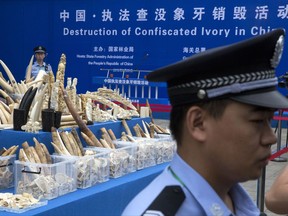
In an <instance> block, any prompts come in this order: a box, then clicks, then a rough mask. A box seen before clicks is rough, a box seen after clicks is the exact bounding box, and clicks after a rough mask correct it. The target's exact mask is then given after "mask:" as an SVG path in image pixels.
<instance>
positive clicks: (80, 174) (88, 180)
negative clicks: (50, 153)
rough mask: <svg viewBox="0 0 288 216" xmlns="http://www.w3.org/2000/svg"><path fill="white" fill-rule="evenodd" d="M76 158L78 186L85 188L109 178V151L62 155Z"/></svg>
mask: <svg viewBox="0 0 288 216" xmlns="http://www.w3.org/2000/svg"><path fill="white" fill-rule="evenodd" d="M85 150H86V149H85ZM55 156H56V157H60V158H61V157H64V158H68V159H69V158H71V159H73V160H74V163H73V167H74V168H75V170H76V172H77V175H76V176H77V188H81V189H85V188H88V187H91V186H93V185H95V184H98V183H101V182H105V181H108V180H109V159H108V152H107V153H99V154H93V155H85V156H82V157H80V156H66V155H64V156H62V155H55Z"/></svg>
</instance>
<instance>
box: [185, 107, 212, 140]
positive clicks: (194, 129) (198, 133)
mask: <svg viewBox="0 0 288 216" xmlns="http://www.w3.org/2000/svg"><path fill="white" fill-rule="evenodd" d="M206 116H207V115H206V112H205V110H203V109H202V108H200V107H198V106H192V107H190V109H189V110H188V111H187V114H186V126H187V130H188V133H189V134H190V136H192V137H193V138H194V139H196V140H198V141H204V140H205V138H206V130H205V120H206Z"/></svg>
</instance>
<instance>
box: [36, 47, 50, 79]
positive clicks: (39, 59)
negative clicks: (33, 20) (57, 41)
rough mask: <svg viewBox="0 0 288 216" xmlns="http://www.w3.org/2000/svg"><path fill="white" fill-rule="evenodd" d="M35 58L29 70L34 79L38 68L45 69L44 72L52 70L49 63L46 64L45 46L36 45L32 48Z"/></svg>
mask: <svg viewBox="0 0 288 216" xmlns="http://www.w3.org/2000/svg"><path fill="white" fill-rule="evenodd" d="M33 51H34V54H35V59H36V61H35V62H34V63H33V65H32V70H31V77H34V79H35V78H36V77H37V75H38V73H39V71H40V70H42V71H45V72H46V73H49V72H50V71H52V68H51V65H50V64H47V63H46V62H45V61H44V59H45V57H46V56H47V53H46V48H45V47H43V46H36V47H35V48H34V49H33Z"/></svg>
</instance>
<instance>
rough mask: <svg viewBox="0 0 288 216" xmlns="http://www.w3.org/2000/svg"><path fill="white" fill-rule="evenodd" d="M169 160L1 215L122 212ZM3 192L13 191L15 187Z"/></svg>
mask: <svg viewBox="0 0 288 216" xmlns="http://www.w3.org/2000/svg"><path fill="white" fill-rule="evenodd" d="M168 164H169V163H164V164H160V165H157V166H153V167H149V168H146V169H143V170H139V171H136V172H133V173H130V174H128V175H125V176H122V177H119V178H117V179H110V180H109V181H107V182H104V183H101V184H98V185H95V186H93V187H90V188H87V189H78V190H76V191H75V192H72V193H69V194H66V195H63V196H60V197H58V198H55V199H52V200H49V201H48V205H46V206H42V207H39V208H36V209H32V210H29V211H26V212H23V213H20V214H15V213H10V212H0V215H1V216H16V215H19V216H20V215H21V216H22V215H49V216H58V215H59V216H66V215H67V216H73V215H77V216H78V215H79V216H86V215H93V216H94V215H95V216H97V215H99V216H106V215H107V216H119V215H121V212H122V211H123V210H124V208H125V206H126V205H127V204H128V203H129V201H130V200H131V199H132V198H133V197H134V196H135V195H136V194H137V193H138V192H140V191H141V190H142V189H143V188H144V187H145V186H146V185H148V184H149V183H150V182H151V181H152V180H153V179H154V178H155V177H156V176H157V175H159V174H160V173H161V172H162V170H163V169H164V168H165V167H166V166H168ZM0 192H13V189H6V190H5V191H0Z"/></svg>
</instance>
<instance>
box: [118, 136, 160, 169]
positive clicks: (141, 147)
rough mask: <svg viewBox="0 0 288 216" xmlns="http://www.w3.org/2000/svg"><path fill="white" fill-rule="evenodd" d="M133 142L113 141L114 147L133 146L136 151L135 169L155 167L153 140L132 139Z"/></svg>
mask: <svg viewBox="0 0 288 216" xmlns="http://www.w3.org/2000/svg"><path fill="white" fill-rule="evenodd" d="M133 138H134V139H135V142H130V141H121V140H115V141H114V144H115V145H116V146H121V147H123V146H133V148H134V149H135V150H136V154H135V157H136V169H137V170H140V169H144V168H146V167H150V166H154V165H156V152H155V139H150V138H141V137H133Z"/></svg>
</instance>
